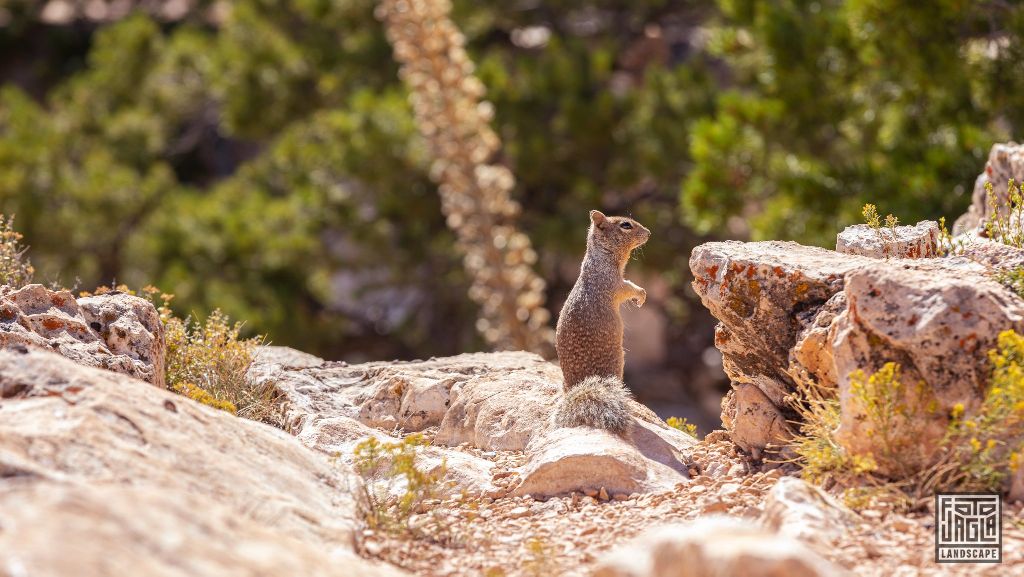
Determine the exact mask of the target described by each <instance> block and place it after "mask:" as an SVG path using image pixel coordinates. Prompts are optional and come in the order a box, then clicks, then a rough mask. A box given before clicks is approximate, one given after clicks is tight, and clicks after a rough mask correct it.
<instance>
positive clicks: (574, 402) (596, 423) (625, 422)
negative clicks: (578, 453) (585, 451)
mask: <svg viewBox="0 0 1024 577" xmlns="http://www.w3.org/2000/svg"><path fill="white" fill-rule="evenodd" d="M632 398H633V395H632V394H630V392H629V389H627V388H626V385H625V384H624V383H623V382H622V380H621V379H619V378H618V377H613V376H610V377H587V378H585V379H583V380H582V381H580V382H579V383H578V384H577V385H576V386H574V387H572V388H571V389H569V390H567V391H565V392H564V393H563V395H562V398H561V400H560V401H559V402H558V406H557V407H556V408H555V419H554V421H555V425H557V426H559V427H592V428H595V429H604V430H606V431H609V432H611V433H614V434H616V435H619V436H626V435H627V434H628V433H629V431H630V427H631V425H632V424H633V420H632V418H631V417H630V410H629V401H630V400H632Z"/></svg>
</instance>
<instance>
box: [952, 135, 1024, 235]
mask: <svg viewBox="0 0 1024 577" xmlns="http://www.w3.org/2000/svg"><path fill="white" fill-rule="evenodd" d="M1011 178H1012V179H1014V180H1015V181H1016V182H1017V183H1018V184H1019V183H1020V182H1021V181H1024V146H1022V145H1019V144H1017V143H1014V142H1008V143H1004V144H996V145H993V146H992V150H991V151H989V154H988V161H987V162H986V163H985V170H984V172H982V173H981V174H979V175H978V178H977V180H975V181H974V191H973V193H972V194H971V206H970V207H968V209H967V212H965V213H964V214H963V215H962V216H961V217H960V218H958V219H957V221H956V224H954V225H953V234H954V235H960V234H963V233H965V232H969V231H971V230H973V229H976V228H978V227H979V226H981V224H982V223H984V222H985V218H986V217H987V216H988V212H989V206H988V195H987V193H986V191H985V185H986V184H988V183H991V184H992V191H993V192H994V193H996V194H997V195H1001V196H1000V198H1001V199H1002V201H1001V202H1000V203H999V204H1000V205H1001V206H1005V205H1006V202H1005V199H1006V182H1007V181H1008V180H1009V179H1011Z"/></svg>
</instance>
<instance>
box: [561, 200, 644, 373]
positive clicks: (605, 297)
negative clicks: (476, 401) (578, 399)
mask: <svg viewBox="0 0 1024 577" xmlns="http://www.w3.org/2000/svg"><path fill="white" fill-rule="evenodd" d="M590 220H591V225H590V231H589V233H588V234H587V252H586V254H585V255H584V256H583V264H582V266H581V267H580V276H579V278H578V279H577V280H576V284H575V285H574V286H573V287H572V291H570V292H569V298H568V299H566V301H565V305H564V306H563V307H562V312H561V313H560V314H559V316H558V326H557V329H556V332H555V349H556V351H557V352H558V360H559V362H560V363H561V365H562V376H563V377H564V378H565V389H566V390H568V389H571V388H572V387H574V386H576V385H577V384H578V383H580V382H581V381H582V380H583V379H585V378H587V377H592V376H596V377H607V376H613V377H618V378H619V380H621V379H622V369H623V365H624V360H625V357H624V354H623V350H622V316H621V315H620V314H619V305H621V304H622V303H623V302H625V301H626V300H632V301H633V302H634V303H636V305H637V306H642V305H643V303H644V301H646V300H647V291H645V290H644V289H642V288H640V287H638V286H637V285H635V284H633V283H632V282H630V281H628V280H626V279H625V277H624V276H623V275H624V273H625V270H626V262H627V261H628V260H629V255H630V253H631V252H632V251H633V249H635V248H638V247H640V246H642V245H643V244H644V243H645V242H647V239H649V238H650V237H651V231H649V230H647V228H645V227H644V226H643V225H642V224H640V223H639V222H637V221H635V220H633V219H631V218H626V217H622V216H611V217H608V216H605V215H603V214H601V213H600V212H598V211H596V210H592V211H590ZM623 223H627V224H628V226H629V227H631V228H623V226H622V225H623Z"/></svg>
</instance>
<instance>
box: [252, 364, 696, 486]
mask: <svg viewBox="0 0 1024 577" xmlns="http://www.w3.org/2000/svg"><path fill="white" fill-rule="evenodd" d="M262 358H263V359H264V360H260V361H258V362H257V365H256V366H254V367H253V370H252V374H253V375H255V376H256V378H258V379H261V380H269V381H271V382H273V383H274V384H275V385H276V386H277V387H278V388H279V390H281V391H282V392H283V393H284V394H285V396H286V398H287V409H286V421H287V423H288V424H289V428H290V430H291V432H292V433H293V434H295V435H297V436H298V438H299V439H300V440H301V441H302V442H303V443H304V444H305V445H306V446H308V447H311V448H315V449H318V450H320V451H323V452H325V453H328V454H333V455H339V456H340V457H341V458H342V459H343V460H350V459H351V454H352V451H353V450H354V449H355V446H356V445H357V444H358V443H359V442H360V441H361V440H362V439H365V438H366V437H368V436H376V437H377V438H379V439H380V440H382V441H386V442H394V441H396V440H397V437H396V436H393V435H389V434H388V433H390V432H392V431H394V430H395V429H400V430H403V431H406V432H410V431H421V430H423V429H425V428H428V427H436V432H435V433H434V435H433V439H432V441H433V446H431V447H430V448H428V449H426V450H421V451H420V452H419V456H418V459H422V463H423V464H425V465H427V466H430V467H436V466H438V465H440V463H441V462H444V463H445V468H446V472H445V475H446V477H445V479H446V480H447V481H451V483H452V487H453V489H454V490H456V491H457V490H461V489H465V490H467V491H469V492H470V493H489V492H491V491H493V490H494V489H495V487H494V486H493V483H492V480H491V478H490V474H489V469H490V467H489V462H488V461H486V460H483V459H480V458H477V457H474V456H472V455H468V454H466V453H464V452H461V451H457V450H455V449H452V448H451V447H458V446H460V445H463V444H468V445H470V446H472V447H475V448H477V449H481V450H484V451H523V450H526V449H527V447H528V446H533V447H538V445H537V444H536V442H535V441H536V440H537V439H538V438H539V437H542V436H544V435H545V434H547V433H548V431H551V430H552V429H553V425H552V424H551V416H552V413H553V412H554V409H555V405H556V403H557V401H558V398H559V395H560V394H561V387H562V374H561V371H560V370H559V369H558V367H557V366H555V365H553V364H551V363H548V362H547V361H544V360H543V359H542V358H540V357H539V356H537V355H534V354H530V353H525V352H502V353H476V354H465V355H458V356H454V357H447V358H440V359H430V360H427V361H413V362H393V363H381V362H375V363H366V364H361V365H351V366H350V365H347V364H344V363H331V362H321V363H317V362H315V361H314V360H310V359H304V360H303V361H301V362H302V363H303V364H305V365H306V366H304V367H303V366H289V363H295V361H294V359H295V358H298V357H295V355H293V354H292V353H290V352H287V351H274V352H273V353H272V354H271V355H267V356H265V357H262ZM266 359H270V360H269V361H268V360H266ZM282 359H284V360H282ZM288 359H292V360H288ZM631 409H632V411H633V413H634V421H635V423H636V425H635V427H634V429H633V435H632V436H631V438H630V440H629V441H628V442H625V441H622V440H617V438H613V440H612V441H609V442H608V443H597V444H587V442H586V441H583V440H581V441H580V444H577V445H575V446H573V441H572V440H571V439H566V444H565V445H558V446H559V447H562V448H564V449H566V450H569V451H570V452H573V454H574V455H576V459H575V460H572V461H570V460H563V461H562V463H561V464H559V465H556V469H559V468H560V469H559V470H560V471H561V472H555V473H552V472H551V471H552V469H551V467H550V466H549V465H550V463H549V462H548V461H547V459H548V457H550V455H551V453H550V452H544V451H541V450H531V451H530V452H529V454H530V455H531V459H533V458H535V459H537V462H528V463H527V465H526V469H524V471H526V475H525V477H527V478H529V479H528V481H529V482H527V483H526V485H525V486H529V487H532V489H531V493H532V494H534V495H552V494H561V493H566V492H571V491H573V490H581V489H583V488H584V487H585V486H586V487H589V486H590V485H591V484H594V483H601V482H604V483H605V485H606V486H607V487H609V490H610V488H611V487H613V486H615V487H617V486H619V485H622V486H623V487H626V486H627V485H628V486H631V487H634V489H631V490H630V491H629V492H637V491H648V490H655V489H656V488H657V489H664V488H666V487H667V488H671V487H672V486H673V485H674V484H675V483H678V482H680V481H685V480H686V475H687V472H686V471H687V462H688V458H687V453H688V452H689V448H690V447H691V446H692V445H693V444H694V443H695V442H696V441H695V440H694V439H693V438H692V437H690V436H688V435H686V434H684V433H682V432H680V431H677V430H675V429H672V428H671V427H668V426H667V425H666V424H665V423H664V422H663V421H661V420H660V419H659V418H657V416H656V415H654V414H653V413H652V412H651V411H650V410H649V409H647V408H646V407H644V406H643V405H640V404H639V403H633V404H632V405H631ZM577 432H579V431H577ZM587 433H588V435H584V437H581V439H586V438H591V439H594V438H605V437H608V435H607V434H603V433H604V432H603V431H597V430H593V429H590V430H587ZM552 434H554V435H556V436H557V437H558V438H560V439H563V438H565V437H564V435H565V433H559V432H553V433H552ZM606 440H607V439H606ZM615 440H617V441H615ZM613 441H615V442H613ZM540 442H541V443H542V444H543V443H546V442H547V441H540ZM553 450H554V449H553ZM587 450H593V451H594V455H592V456H593V457H594V459H596V460H600V461H602V462H603V463H604V464H605V466H599V467H593V468H592V469H591V472H593V473H595V474H597V473H601V475H599V476H596V477H591V478H587V477H586V476H580V475H579V474H566V473H565V471H566V470H569V469H570V468H571V466H570V465H572V463H576V462H583V461H585V460H586V455H584V454H583V453H584V452H585V451H587ZM594 459H591V461H593V460H594ZM587 462H590V461H587ZM538 471H544V475H548V476H554V477H557V476H559V475H562V477H561V478H562V479H563V480H564V481H566V482H549V481H540V480H537V479H540V478H541V477H543V475H541V477H537V476H536V475H539V474H540V473H538ZM577 473H578V472H577ZM544 478H545V479H547V478H548V477H544ZM647 478H649V479H650V481H649V482H648V481H643V479H647ZM668 479H671V482H669V481H668ZM534 480H536V482H534ZM569 481H571V482H569ZM531 483H532V484H531Z"/></svg>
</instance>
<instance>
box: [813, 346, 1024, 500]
mask: <svg viewBox="0 0 1024 577" xmlns="http://www.w3.org/2000/svg"><path fill="white" fill-rule="evenodd" d="M989 360H990V362H991V367H992V373H991V376H990V379H989V383H988V387H987V389H986V391H985V394H984V397H983V399H982V401H981V403H980V404H979V405H978V406H977V408H968V407H966V406H965V405H964V404H963V403H957V404H956V405H954V406H953V407H952V409H951V410H950V412H949V425H948V427H947V430H946V434H945V435H944V436H943V438H942V440H941V445H940V447H939V448H938V450H937V451H936V452H935V453H934V456H933V457H932V458H931V460H929V461H928V462H914V458H913V457H914V456H915V453H914V452H913V449H914V445H915V443H917V442H918V437H917V436H916V435H914V434H913V430H914V429H913V427H914V426H915V425H916V424H921V423H923V420H924V419H925V418H926V417H927V416H928V415H929V414H930V413H934V411H935V410H936V408H935V406H934V403H929V404H925V403H923V402H919V401H920V400H921V399H923V397H924V395H923V390H924V384H923V383H919V385H918V387H917V388H916V389H912V390H908V389H907V388H906V384H905V383H904V382H903V379H902V375H901V371H900V367H899V365H898V364H896V363H887V364H885V365H884V366H883V367H882V368H881V369H879V370H878V371H877V372H875V373H873V374H871V375H867V374H865V373H864V372H863V371H854V372H853V373H851V374H850V392H851V394H852V396H853V397H854V399H855V400H856V401H857V404H858V406H859V407H860V408H861V409H862V410H863V419H864V425H865V434H867V435H869V436H872V437H876V439H875V441H876V442H874V443H873V445H874V446H876V447H878V451H877V452H876V454H875V455H873V456H862V455H851V454H849V453H848V452H847V451H846V450H845V449H844V448H843V447H842V446H841V445H840V444H839V443H838V442H837V441H836V439H835V432H836V430H837V429H838V427H839V423H840V408H839V399H838V398H837V397H836V394H835V391H834V390H823V389H822V388H821V387H818V386H817V385H815V384H813V383H811V384H801V385H800V387H799V388H800V394H799V395H798V398H796V399H794V401H795V403H794V406H795V407H796V408H797V410H798V412H799V413H800V415H801V416H802V417H803V423H802V424H801V427H800V434H799V435H798V436H797V438H796V439H795V440H794V442H793V449H794V451H795V453H796V455H797V459H796V461H797V462H798V463H799V464H800V465H801V466H802V468H803V474H804V477H805V478H807V479H808V480H810V481H812V482H816V483H819V484H823V485H826V486H830V487H832V486H838V487H840V488H842V489H845V490H846V492H847V493H848V494H849V495H852V496H855V497H856V500H857V501H858V502H860V501H864V499H865V497H866V496H869V497H871V498H874V497H876V496H878V495H881V494H886V493H889V494H891V493H893V492H894V491H899V492H901V493H902V494H903V495H906V496H907V497H909V498H910V500H909V501H908V502H912V501H913V499H926V498H930V496H931V495H932V494H934V492H935V491H938V490H959V491H998V490H1002V489H1005V488H1006V484H1007V480H1008V477H1009V475H1010V474H1011V473H1013V472H1015V471H1017V470H1018V469H1019V468H1020V466H1021V463H1022V460H1024V336H1021V335H1018V334H1017V333H1016V332H1014V331H1012V330H1010V331H1005V332H1003V333H1001V334H1000V335H999V337H998V340H997V344H996V348H995V349H994V350H992V351H990V352H989ZM915 393H916V395H917V396H916V397H915ZM908 399H910V401H911V404H910V405H908V402H907V400H908ZM896 431H900V432H899V433H898V434H897V433H896ZM880 465H884V467H882V466H880ZM880 470H884V471H887V473H886V474H885V475H882V474H880ZM865 490H867V492H865ZM864 502H866V501H864Z"/></svg>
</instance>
